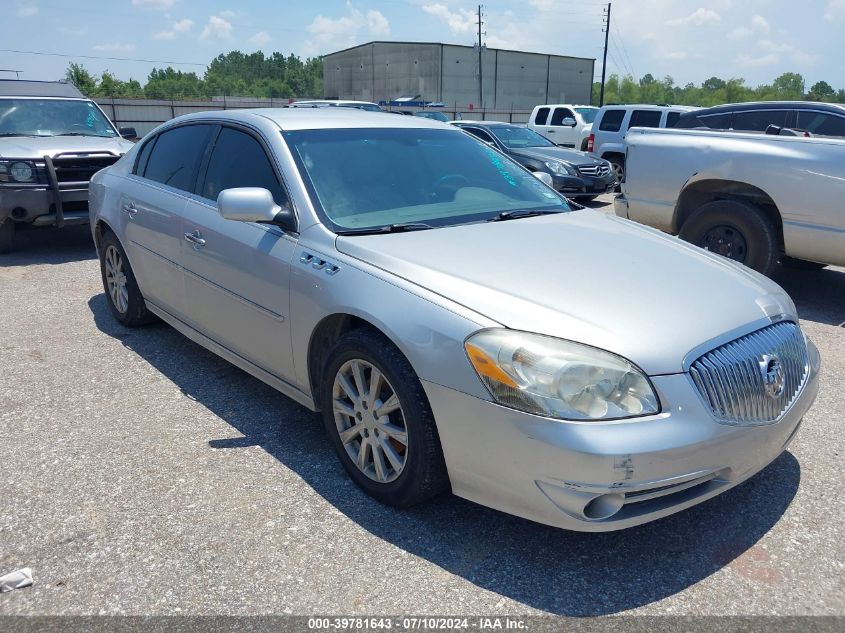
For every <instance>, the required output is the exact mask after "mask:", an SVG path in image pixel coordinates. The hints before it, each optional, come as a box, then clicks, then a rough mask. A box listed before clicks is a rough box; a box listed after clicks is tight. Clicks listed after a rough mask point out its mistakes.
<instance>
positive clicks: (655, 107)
mask: <svg viewBox="0 0 845 633" xmlns="http://www.w3.org/2000/svg"><path fill="white" fill-rule="evenodd" d="M611 108H612V109H614V110H625V109H628V108H636V109H637V110H678V111H681V112H692V111H693V110H700V109H701V108H700V107H698V106H686V105H656V104H654V103H619V104H610V103H609V104H607V105H604V106H602V110H610V109H611Z"/></svg>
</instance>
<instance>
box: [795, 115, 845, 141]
mask: <svg viewBox="0 0 845 633" xmlns="http://www.w3.org/2000/svg"><path fill="white" fill-rule="evenodd" d="M797 127H798V129H800V130H807V131H808V132H810V134H821V135H822V136H845V117H841V116H836V115H835V114H823V113H821V112H806V111H803V110H799V111H798V126H797Z"/></svg>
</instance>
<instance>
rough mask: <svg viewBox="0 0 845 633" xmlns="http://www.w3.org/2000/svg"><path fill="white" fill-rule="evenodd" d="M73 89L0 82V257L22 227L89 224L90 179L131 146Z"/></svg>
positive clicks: (127, 130)
mask: <svg viewBox="0 0 845 633" xmlns="http://www.w3.org/2000/svg"><path fill="white" fill-rule="evenodd" d="M121 135H123V136H127V137H134V136H135V130H134V129H133V128H121V130H120V131H119V132H118V130H117V129H116V128H115V127H114V125H113V124H112V122H111V121H109V119H108V117H107V116H106V115H105V114H104V113H103V111H102V110H101V109H100V108H99V107H98V106H97V104H96V103H94V102H93V101H91V100H90V99H86V98H85V97H83V96H82V94H81V93H80V92H79V91H78V90H77V89H76V88H75V87H74V86H73V85H71V84H67V83H63V82H47V81H20V80H16V79H11V80H9V79H3V80H0V253H6V252H9V251H11V250H12V249H13V248H14V242H15V232H16V231H17V230H18V228H20V227H27V228H29V227H42V226H59V227H61V226H65V225H71V224H82V223H85V222H88V180H89V179H90V178H91V176H92V175H93V174H94V172H96V171H98V170H99V169H102V168H103V167H106V166H108V165H111V164H112V163H114V162H115V161H116V160H117V159H118V158H119V157H120V156H121V155H122V154H123V153H125V152H127V151H128V150H129V149H130V148H131V147H132V143H131V142H130V141H128V140H125V139H124V138H122V137H121Z"/></svg>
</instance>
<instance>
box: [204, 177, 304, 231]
mask: <svg viewBox="0 0 845 633" xmlns="http://www.w3.org/2000/svg"><path fill="white" fill-rule="evenodd" d="M217 210H218V211H219V212H220V215H222V216H223V217H224V218H226V219H227V220H234V221H235V222H272V223H273V224H276V225H278V226H280V227H281V228H282V229H284V230H285V231H296V229H297V226H296V217H295V216H294V214H293V211H291V210H290V209H288V208H285V207H280V206H279V205H277V204H276V202H275V200H273V194H271V193H270V192H269V191H267V190H266V189H262V188H261V187H235V188H233V189H224V190H223V191H221V192H220V194H219V195H218V196H217Z"/></svg>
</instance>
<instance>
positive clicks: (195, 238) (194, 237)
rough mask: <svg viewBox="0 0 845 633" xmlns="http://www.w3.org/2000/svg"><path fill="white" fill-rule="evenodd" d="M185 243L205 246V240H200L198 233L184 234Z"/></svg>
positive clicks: (200, 236)
mask: <svg viewBox="0 0 845 633" xmlns="http://www.w3.org/2000/svg"><path fill="white" fill-rule="evenodd" d="M185 241H186V242H190V243H191V244H195V245H197V246H205V240H204V239H202V235H201V234H200V232H199V231H194V232H193V233H185Z"/></svg>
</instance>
